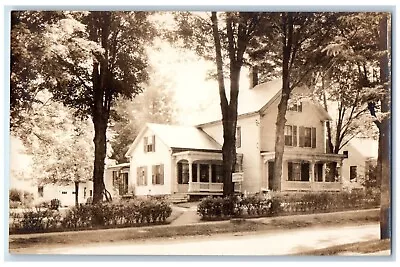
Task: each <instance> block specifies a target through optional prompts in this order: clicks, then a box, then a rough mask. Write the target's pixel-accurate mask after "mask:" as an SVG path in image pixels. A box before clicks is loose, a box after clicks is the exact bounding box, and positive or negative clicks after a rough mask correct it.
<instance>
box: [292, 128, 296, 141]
mask: <svg viewBox="0 0 400 267" xmlns="http://www.w3.org/2000/svg"><path fill="white" fill-rule="evenodd" d="M292 127H293V146H297V126H292Z"/></svg>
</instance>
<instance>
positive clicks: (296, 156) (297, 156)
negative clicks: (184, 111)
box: [261, 151, 346, 163]
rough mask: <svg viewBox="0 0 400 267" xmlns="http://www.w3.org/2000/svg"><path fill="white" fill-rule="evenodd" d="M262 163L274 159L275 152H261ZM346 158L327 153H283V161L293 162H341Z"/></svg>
mask: <svg viewBox="0 0 400 267" xmlns="http://www.w3.org/2000/svg"><path fill="white" fill-rule="evenodd" d="M261 156H262V157H263V161H264V163H265V162H267V161H269V160H271V159H274V157H275V151H272V152H271V151H266V152H261ZM345 157H346V156H345V155H342V154H328V153H312V154H311V153H299V152H289V151H285V152H284V153H283V159H286V160H287V159H293V160H306V161H323V162H333V161H334V162H341V161H342V160H343V159H344V158H345Z"/></svg>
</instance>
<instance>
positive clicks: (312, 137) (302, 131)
mask: <svg viewBox="0 0 400 267" xmlns="http://www.w3.org/2000/svg"><path fill="white" fill-rule="evenodd" d="M316 135H317V129H316V128H314V127H302V126H300V127H299V146H300V147H312V148H315V147H316V145H317V143H316V141H317V137H316Z"/></svg>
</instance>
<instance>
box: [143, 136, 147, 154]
mask: <svg viewBox="0 0 400 267" xmlns="http://www.w3.org/2000/svg"><path fill="white" fill-rule="evenodd" d="M143 145H144V146H143V147H144V152H147V136H146V137H144V138H143Z"/></svg>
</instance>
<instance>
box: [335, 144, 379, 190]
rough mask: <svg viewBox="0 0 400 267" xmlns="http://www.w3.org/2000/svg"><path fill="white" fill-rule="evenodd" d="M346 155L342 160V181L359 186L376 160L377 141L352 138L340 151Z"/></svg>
mask: <svg viewBox="0 0 400 267" xmlns="http://www.w3.org/2000/svg"><path fill="white" fill-rule="evenodd" d="M341 153H343V154H344V155H346V158H345V159H344V160H343V170H342V175H343V180H344V182H345V183H351V184H353V185H358V186H360V182H362V180H363V179H364V178H365V177H366V176H367V174H368V171H369V170H370V168H371V167H373V166H376V161H377V159H378V141H376V140H373V139H367V138H353V139H352V140H350V142H349V143H348V144H347V145H345V146H344V147H343V148H342V149H341Z"/></svg>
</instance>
